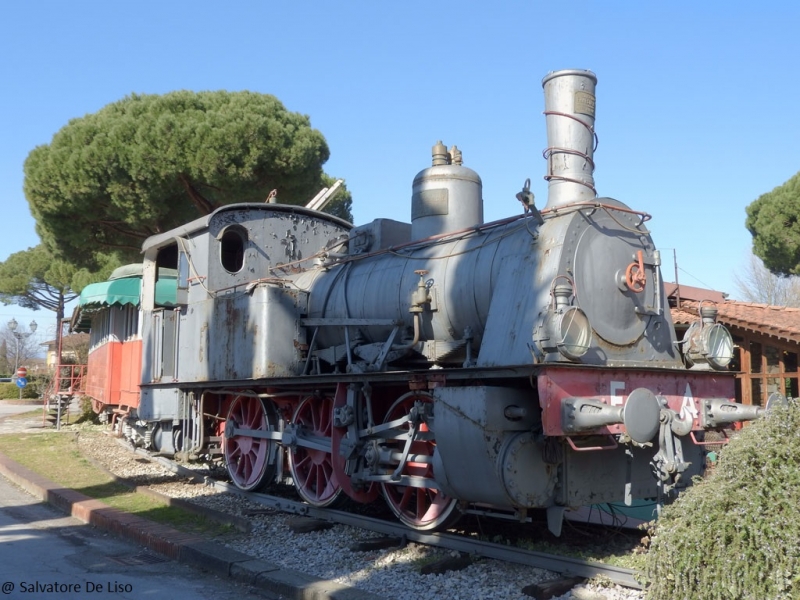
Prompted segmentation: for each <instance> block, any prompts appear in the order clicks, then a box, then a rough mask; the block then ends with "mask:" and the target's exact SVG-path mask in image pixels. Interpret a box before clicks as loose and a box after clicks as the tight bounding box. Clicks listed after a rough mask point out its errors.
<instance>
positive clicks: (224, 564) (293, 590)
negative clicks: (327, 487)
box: [0, 403, 383, 600]
mask: <svg viewBox="0 0 800 600" xmlns="http://www.w3.org/2000/svg"><path fill="white" fill-rule="evenodd" d="M0 404H2V403H0ZM27 408H28V409H31V406H30V405H28V407H27ZM33 408H34V409H35V408H36V406H34V407H33ZM13 410H16V411H17V413H19V412H24V411H23V410H22V407H19V406H18V407H17V408H16V409H13ZM7 414H8V413H7ZM12 414H13V413H12ZM46 430H49V431H53V429H52V427H47V428H45V427H43V426H42V417H41V413H39V415H38V416H36V417H35V418H31V419H16V418H13V417H12V418H8V417H7V416H6V417H5V418H0V434H2V433H26V432H40V433H41V432H43V431H46ZM0 475H3V476H5V478H6V479H8V480H9V481H11V482H13V483H15V484H17V485H18V486H20V487H21V488H22V489H24V490H26V491H27V492H28V493H30V494H31V495H33V496H34V497H36V498H39V499H41V500H44V501H46V502H49V503H50V504H52V505H53V506H55V507H56V508H58V509H60V510H61V511H62V512H64V513H66V514H68V515H72V516H73V517H76V518H78V519H80V520H81V521H83V522H84V523H87V524H90V525H93V526H94V527H97V528H99V529H102V530H104V531H108V532H110V533H112V534H113V535H115V536H117V537H119V538H122V539H126V540H129V541H132V542H135V543H137V544H139V545H141V546H145V547H147V548H149V549H150V550H153V551H155V552H158V553H159V554H162V555H164V556H167V557H169V558H171V559H174V560H177V561H178V562H180V563H183V564H187V565H190V566H193V567H197V568H199V569H202V570H203V571H207V572H211V573H215V574H217V575H221V576H225V577H230V578H232V579H234V580H236V581H238V582H241V583H246V584H249V585H251V586H254V587H256V588H261V589H263V590H264V591H265V592H267V593H271V594H275V595H280V596H281V597H285V598H298V599H300V598H302V599H304V600H306V599H308V600H328V599H333V600H383V599H382V598H381V597H380V596H377V595H375V594H372V593H370V592H365V591H363V590H358V589H356V588H351V587H348V586H345V585H342V584H339V583H336V582H334V581H328V580H323V579H319V578H317V577H312V576H310V575H306V574H305V573H300V572H298V571H292V570H291V569H283V568H282V567H280V566H278V565H276V564H273V563H269V562H266V561H263V560H259V559H255V558H253V557H251V556H248V555H246V554H243V553H241V552H237V551H235V550H231V549H230V548H227V547H225V546H222V545H221V544H218V543H216V542H212V541H208V540H205V539H203V538H201V537H199V536H197V535H194V534H187V533H183V532H180V531H177V530H176V529H173V528H171V527H168V526H166V525H162V524H159V523H154V522H152V521H148V520H146V519H143V518H141V517H137V516H135V515H131V514H128V513H124V512H122V511H120V510H117V509H115V508H112V507H110V506H108V505H106V504H103V503H102V502H99V501H97V500H93V499H91V498H89V497H88V496H85V495H83V494H81V493H79V492H76V491H74V490H68V489H65V488H63V487H62V486H59V485H57V484H55V483H53V482H52V481H50V480H48V479H47V478H46V477H43V476H41V475H39V474H37V473H34V472H33V471H31V470H29V469H27V468H25V467H23V466H22V465H20V464H19V463H17V462H15V461H13V460H11V459H10V458H8V457H7V456H5V455H3V454H0Z"/></svg>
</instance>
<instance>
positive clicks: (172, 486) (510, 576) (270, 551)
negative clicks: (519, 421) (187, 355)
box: [4, 422, 644, 600]
mask: <svg viewBox="0 0 800 600" xmlns="http://www.w3.org/2000/svg"><path fill="white" fill-rule="evenodd" d="M4 425H8V423H7V422H6V423H4ZM78 444H79V447H80V450H81V452H83V453H85V454H86V455H88V456H90V457H92V458H93V459H94V460H95V461H97V462H98V463H99V464H101V465H103V466H104V467H105V468H106V469H108V470H109V471H111V472H113V473H115V474H116V475H117V476H119V477H123V478H125V479H129V480H131V481H134V482H136V483H137V484H139V485H149V486H150V487H151V488H152V489H154V490H156V491H158V492H160V493H162V494H165V495H168V496H170V497H173V498H183V499H187V500H191V501H192V502H196V503H198V504H201V505H205V506H207V507H210V508H214V509H216V510H220V511H224V512H228V513H231V514H236V515H239V516H246V518H247V519H248V520H249V521H250V522H251V523H252V530H251V532H250V533H249V534H243V533H238V534H231V535H230V536H226V537H225V539H224V540H218V541H221V542H222V543H225V544H226V545H227V546H229V547H231V548H233V549H235V550H238V551H240V552H244V553H246V554H249V555H251V556H255V557H258V558H262V559H264V560H267V561H269V562H272V563H276V564H278V565H280V566H282V567H285V568H289V569H295V570H298V571H302V572H304V573H307V574H309V575H314V576H317V577H321V578H325V579H331V580H334V581H337V582H339V583H342V584H346V585H350V586H353V587H357V588H360V589H364V590H368V591H370V592H373V593H376V594H380V595H383V596H384V597H386V598H387V599H397V600H418V599H423V598H434V597H442V598H452V599H454V600H455V599H458V600H478V599H493V600H494V599H504V600H506V599H507V600H529V599H530V596H527V595H525V594H523V593H522V589H523V588H524V587H525V586H527V585H531V584H533V583H537V582H540V581H545V580H548V579H553V578H555V577H556V575H555V574H553V573H550V572H548V571H544V570H541V569H536V568H533V567H527V566H522V565H515V564H510V563H504V562H501V561H495V560H490V559H480V560H478V561H477V562H475V563H474V564H472V565H471V566H469V567H467V568H466V569H464V570H462V571H450V572H447V573H446V574H444V575H433V574H431V575H421V574H420V573H419V569H420V567H421V566H422V565H425V564H428V563H431V562H435V561H436V560H439V559H441V558H444V557H446V556H447V555H448V552H447V551H445V550H439V549H434V548H430V547H427V546H423V545H419V544H414V543H410V544H408V545H407V546H405V547H404V548H399V549H385V550H375V551H369V552H352V551H351V550H349V546H350V545H351V544H353V542H355V541H359V540H363V539H369V538H371V537H377V534H375V533H372V532H368V531H364V530H358V529H355V528H353V527H348V526H345V525H335V526H333V527H331V528H330V529H327V530H325V531H317V532H313V533H305V534H298V533H294V532H292V531H291V529H290V528H289V526H288V524H287V522H288V520H289V519H291V518H293V517H292V516H290V515H286V514H283V513H280V512H277V511H272V510H269V509H266V510H265V509H264V507H263V506H262V505H260V504H256V503H253V502H250V501H248V500H247V499H246V498H243V497H241V496H238V495H235V494H228V493H225V492H222V491H219V490H216V489H214V488H212V487H209V486H206V485H203V484H201V483H194V482H191V481H188V480H186V479H184V478H182V477H180V476H178V475H175V474H173V473H172V472H171V471H169V470H167V469H166V468H164V467H163V466H161V465H160V464H159V463H158V462H156V461H154V460H150V459H147V458H145V457H142V456H141V455H137V454H134V453H133V452H129V451H128V450H126V449H125V448H123V447H122V446H121V445H120V443H119V442H118V441H117V440H116V439H114V438H112V437H110V436H108V435H105V434H102V433H99V432H98V431H97V430H96V429H84V430H81V431H80V432H79V434H78ZM200 468H201V469H202V467H200ZM154 482H155V483H154ZM643 598H644V594H643V592H641V591H637V590H629V589H625V588H620V587H617V586H610V587H601V586H597V585H593V584H587V585H582V586H577V587H575V588H573V590H572V591H571V592H568V593H566V594H565V595H563V596H559V597H558V598H557V599H554V600H568V599H575V600H642V599H643Z"/></svg>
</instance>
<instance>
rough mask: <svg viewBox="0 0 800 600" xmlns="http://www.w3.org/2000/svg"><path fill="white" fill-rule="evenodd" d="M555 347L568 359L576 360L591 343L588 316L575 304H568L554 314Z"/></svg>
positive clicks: (584, 352) (590, 328)
mask: <svg viewBox="0 0 800 600" xmlns="http://www.w3.org/2000/svg"><path fill="white" fill-rule="evenodd" d="M555 330H556V333H557V338H556V339H557V340H560V341H556V348H558V351H559V352H560V353H561V354H562V355H564V356H565V357H566V358H568V359H570V360H578V359H579V358H580V357H581V356H583V355H584V354H586V351H587V350H588V349H589V346H591V345H592V327H591V325H590V324H589V317H587V316H586V313H585V312H583V311H582V310H581V309H580V308H578V307H577V306H570V307H569V308H567V309H566V310H564V312H562V313H561V314H559V315H556V322H555Z"/></svg>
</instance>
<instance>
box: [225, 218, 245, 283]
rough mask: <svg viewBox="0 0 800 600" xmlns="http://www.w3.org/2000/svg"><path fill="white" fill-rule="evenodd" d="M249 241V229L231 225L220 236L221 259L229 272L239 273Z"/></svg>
mask: <svg viewBox="0 0 800 600" xmlns="http://www.w3.org/2000/svg"><path fill="white" fill-rule="evenodd" d="M246 243H247V230H245V228H244V227H239V226H231V227H228V228H227V229H225V231H224V232H223V233H222V235H221V236H220V237H219V259H220V262H221V263H222V267H223V268H224V269H225V270H226V271H228V273H238V272H239V271H241V270H242V267H243V266H244V248H245V244H246Z"/></svg>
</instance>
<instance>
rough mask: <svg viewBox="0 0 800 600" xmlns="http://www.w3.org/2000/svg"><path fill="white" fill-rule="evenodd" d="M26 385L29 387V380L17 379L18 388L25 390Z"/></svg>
mask: <svg viewBox="0 0 800 600" xmlns="http://www.w3.org/2000/svg"><path fill="white" fill-rule="evenodd" d="M26 385H28V380H27V379H25V378H24V377H17V387H18V388H24V387H25V386H26Z"/></svg>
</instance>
